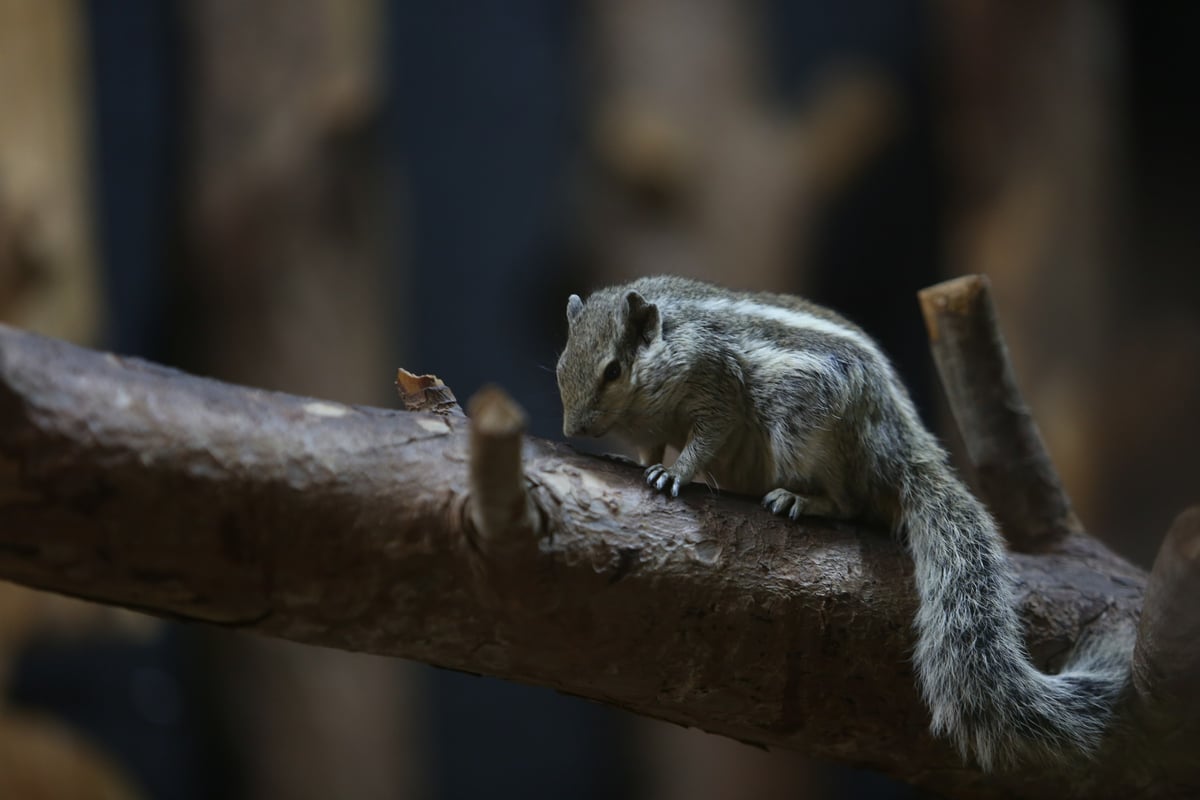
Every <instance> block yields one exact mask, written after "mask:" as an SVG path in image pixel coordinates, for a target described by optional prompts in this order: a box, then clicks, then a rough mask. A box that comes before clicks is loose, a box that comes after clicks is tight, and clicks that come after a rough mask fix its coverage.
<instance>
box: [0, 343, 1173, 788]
mask: <svg viewBox="0 0 1200 800" xmlns="http://www.w3.org/2000/svg"><path fill="white" fill-rule="evenodd" d="M468 425H469V423H468V421H467V420H465V419H462V418H460V417H457V416H439V415H435V414H424V413H408V412H398V411H385V410H381V409H374V408H366V407H357V406H342V405H339V404H334V403H329V402H326V401H316V400H311V399H306V398H301V397H294V396H288V395H282V394H274V393H267V392H261V391H254V390H248V389H242V388H238V387H233V386H229V385H225V384H221V383H218V382H215V381H210V380H204V379H200V378H195V377H191V376H188V375H184V374H182V373H178V372H175V371H172V370H168V369H164V368H161V367H157V366H154V365H150V364H146V363H143V362H139V361H133V360H125V359H119V358H116V357H113V356H108V355H103V354H99V353H94V352H90V351H87V350H83V349H79V348H75V347H73V346H70V345H67V344H65V343H62V342H58V341H55V340H50V339H45V338H41V337H37V336H34V335H30V334H26V333H21V332H17V331H14V330H9V329H3V330H2V331H0V453H2V454H3V465H4V469H3V475H4V491H3V499H4V502H3V506H2V509H0V575H3V576H4V577H6V578H9V579H12V580H16V581H20V582H23V583H27V584H29V585H33V586H37V587H42V588H47V589H52V590H56V591H61V592H66V593H70V594H74V595H78V596H83V597H87V598H91V599H95V600H99V601H102V602H109V603H118V604H123V605H130V606H134V607H138V608H143V609H148V610H152V611H155V612H156V613H161V614H166V615H170V616H174V617H178V618H182V619H190V620H196V621H204V622H209V623H213V624H216V625H224V626H229V627H235V628H238V629H241V630H248V631H253V632H256V633H262V634H267V635H271V636H279V637H284V638H288V639H292V640H295V641H300V642H307V643H311V644H319V645H324V646H329V647H337V648H343V649H350V650H360V651H366V652H372V653H378V654H385V655H393V656H402V657H405V658H411V659H417V660H421V661H425V662H428V663H432V664H437V665H443V666H448V667H454V668H457V669H463V670H468V671H472V672H480V673H486V674H491V675H497V676H500V677H504V678H508V679H511V680H517V681H522V682H528V683H536V684H543V685H547V686H551V687H554V688H556V689H559V690H561V691H565V692H569V693H573V694H579V695H583V696H586V697H590V698H594V699H596V700H599V701H602V702H606V703H611V704H614V705H618V706H620V707H623V708H626V709H629V710H632V711H635V712H638V713H642V714H646V715H649V716H654V717H658V718H662V719H667V720H671V721H674V722H678V723H682V724H686V725H694V726H697V727H701V728H703V729H706V730H710V731H714V732H718V733H721V734H724V735H726V736H731V737H734V738H738V739H742V740H745V741H753V742H757V743H762V744H767V745H772V746H780V747H785V748H790V749H796V750H800V751H803V752H807V753H811V754H814V755H818V756H822V757H825V758H831V759H836V760H840V761H845V762H850V763H855V764H859V765H864V766H869V767H872V768H875V769H880V770H883V771H886V772H889V773H891V774H893V775H896V776H898V777H900V778H902V779H905V780H908V781H911V782H914V783H917V784H920V785H923V786H927V787H931V788H935V789H940V790H943V791H945V792H947V793H948V794H954V795H956V796H981V797H987V796H997V797H999V796H1010V794H1009V793H1010V792H1011V791H1014V790H1018V791H1020V792H1021V793H1022V794H1024V795H1026V796H1046V797H1050V796H1055V797H1096V796H1106V793H1109V794H1113V795H1115V794H1121V795H1122V796H1128V795H1129V794H1131V788H1132V787H1134V786H1135V783H1134V782H1135V781H1136V785H1137V786H1146V785H1152V786H1155V787H1156V788H1160V789H1161V788H1162V786H1163V785H1162V784H1161V783H1155V781H1158V780H1161V778H1162V775H1161V771H1160V770H1158V767H1157V762H1156V761H1155V757H1154V755H1153V754H1154V752H1155V751H1154V750H1153V748H1152V747H1150V746H1149V745H1146V746H1144V747H1145V749H1143V746H1139V747H1138V748H1136V749H1135V747H1134V745H1133V744H1131V742H1136V741H1138V739H1137V736H1136V735H1134V736H1130V737H1126V736H1125V735H1124V734H1122V735H1121V736H1120V737H1119V738H1117V739H1115V740H1114V741H1113V742H1112V743H1111V745H1110V746H1111V747H1112V749H1111V751H1110V752H1107V753H1106V754H1105V755H1104V757H1103V759H1102V760H1101V761H1099V762H1097V764H1094V765H1090V766H1087V767H1084V768H1079V769H1065V768H1061V767H1060V768H1053V769H1040V768H1030V769H1026V770H1022V771H1020V772H1019V773H1015V774H1012V775H1007V776H1003V777H998V778H997V777H991V778H985V777H983V776H981V775H979V774H978V773H977V772H975V771H974V770H973V769H971V768H970V767H965V766H963V765H961V764H960V762H959V760H958V758H957V756H956V755H954V754H953V753H952V752H951V751H950V749H949V748H948V747H947V746H946V745H945V744H944V743H942V742H939V741H935V740H933V739H931V738H930V736H929V735H928V734H927V732H926V726H927V723H928V716H927V713H926V711H925V709H924V708H923V707H922V706H921V703H920V701H919V699H918V697H917V693H916V691H915V688H914V682H913V677H912V674H911V671H910V665H909V661H908V654H909V652H910V649H911V646H912V636H911V632H910V623H911V620H912V615H913V604H914V594H913V591H912V586H911V575H910V564H909V560H908V559H907V557H906V556H905V555H904V554H903V552H902V551H901V550H900V548H899V547H898V546H897V545H895V544H894V543H893V542H892V541H890V540H889V539H888V538H887V537H886V536H885V535H883V534H881V533H879V532H874V531H860V530H854V529H851V528H846V527H826V526H825V525H823V524H818V523H809V524H805V525H795V524H791V523H788V522H786V521H782V520H778V519H775V518H773V517H771V515H769V514H767V513H766V512H764V511H761V510H760V509H758V508H756V507H755V506H754V505H752V504H751V503H749V502H747V501H746V500H743V499H739V498H735V497H718V496H714V495H712V494H710V493H708V492H706V491H704V490H703V489H698V488H692V489H690V490H689V491H687V492H685V495H684V496H683V497H681V498H679V499H678V500H674V501H672V500H669V499H666V498H663V497H661V496H658V495H655V494H653V493H651V492H648V491H646V490H645V488H644V487H643V486H642V484H641V476H640V472H638V471H636V470H633V469H631V468H629V467H626V466H622V465H618V464H613V463H609V462H606V461H603V460H599V459H595V458H591V457H585V456H580V455H576V454H574V453H573V452H572V451H570V450H569V449H568V448H566V447H563V446H559V445H554V444H550V443H547V442H542V441H537V440H529V441H527V442H526V445H525V448H524V470H525V475H526V478H527V480H528V486H529V487H530V497H531V498H532V500H533V502H534V504H535V506H536V509H537V511H538V513H539V514H540V515H542V518H543V524H544V526H545V527H544V530H545V535H544V536H543V537H542V538H541V539H540V540H539V542H538V547H537V549H536V550H532V549H531V550H530V551H528V554H527V557H526V558H527V560H526V562H525V564H524V566H523V569H524V573H523V574H524V575H525V576H526V578H527V579H526V580H525V581H520V582H519V581H514V580H511V577H512V576H513V575H514V574H517V572H518V571H519V570H520V569H522V566H521V565H520V564H514V563H512V562H511V561H510V562H509V563H507V564H505V565H504V570H503V572H504V575H505V579H504V580H502V581H499V582H497V584H496V585H492V584H490V583H489V578H490V576H491V575H492V574H493V572H494V570H493V569H492V565H491V564H489V563H488V562H487V561H486V560H483V561H481V559H484V556H482V555H481V554H480V553H479V551H477V550H476V549H475V548H473V547H472V546H470V544H469V542H468V540H467V538H466V536H465V535H464V530H463V528H464V526H463V520H464V518H465V514H467V513H469V501H468V491H467V487H468V468H467V465H468V461H469V452H468V450H469V445H468V441H469V436H468ZM1014 562H1015V566H1016V569H1017V572H1018V575H1019V578H1020V592H1019V593H1020V604H1021V609H1022V613H1023V615H1024V618H1025V621H1026V623H1027V625H1028V639H1029V643H1030V647H1031V650H1032V652H1033V653H1034V657H1035V660H1037V661H1038V662H1039V663H1041V664H1043V665H1047V664H1052V663H1054V662H1055V661H1056V660H1057V659H1060V658H1061V657H1062V656H1063V654H1064V653H1065V651H1066V650H1067V649H1068V648H1069V646H1070V644H1071V642H1073V641H1074V640H1075V639H1076V638H1077V637H1078V635H1079V633H1080V631H1081V630H1082V629H1084V628H1089V629H1090V630H1091V632H1092V633H1098V632H1100V631H1102V630H1103V629H1104V628H1106V627H1108V626H1112V625H1117V624H1129V623H1130V622H1131V621H1132V619H1133V617H1134V616H1135V615H1136V614H1137V613H1138V610H1139V607H1140V604H1141V596H1142V591H1143V584H1144V575H1143V574H1142V573H1141V572H1140V571H1138V570H1137V569H1135V568H1133V567H1131V566H1129V565H1128V564H1126V563H1125V562H1123V561H1121V560H1120V559H1118V558H1116V557H1115V556H1113V555H1112V554H1111V553H1110V552H1108V551H1107V550H1105V549H1104V548H1103V547H1102V546H1101V545H1099V544H1098V543H1097V542H1095V541H1093V540H1091V539H1089V538H1087V537H1084V536H1072V537H1069V538H1068V539H1067V540H1066V541H1065V543H1064V545H1063V546H1062V548H1060V549H1058V550H1056V551H1054V552H1052V553H1047V554H1044V555H1039V556H1021V555H1018V556H1015V557H1014ZM1130 719H1131V721H1130V722H1128V723H1127V724H1126V725H1123V726H1122V730H1125V731H1131V732H1133V733H1134V734H1139V733H1141V731H1139V730H1136V729H1135V728H1134V726H1135V724H1136V723H1135V722H1134V721H1133V720H1134V719H1135V716H1131V717H1130ZM1135 770H1136V774H1134V771H1135ZM1188 777H1190V778H1191V779H1195V777H1196V776H1195V773H1194V768H1193V771H1192V773H1190V775H1189V776H1188ZM1118 790H1120V791H1119V792H1118ZM1160 796H1161V795H1160Z"/></svg>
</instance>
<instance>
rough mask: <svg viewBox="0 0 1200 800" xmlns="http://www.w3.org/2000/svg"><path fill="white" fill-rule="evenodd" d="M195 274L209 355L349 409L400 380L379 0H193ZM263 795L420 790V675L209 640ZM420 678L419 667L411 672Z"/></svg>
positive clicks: (384, 665) (202, 339) (314, 652)
mask: <svg viewBox="0 0 1200 800" xmlns="http://www.w3.org/2000/svg"><path fill="white" fill-rule="evenodd" d="M185 8H186V11H185V12H184V23H185V25H184V33H185V36H186V37H187V38H188V40H189V41H188V44H189V47H188V49H187V52H189V53H191V54H193V56H194V59H195V62H194V64H193V65H192V69H191V72H190V74H191V75H192V76H194V80H195V83H194V85H193V86H192V87H190V88H191V91H190V92H189V93H188V95H187V96H189V97H190V98H191V99H192V106H191V108H190V116H191V119H192V122H191V125H190V130H191V135H192V138H191V144H192V149H191V151H190V152H189V153H187V154H186V157H185V159H186V160H185V165H184V176H185V185H186V186H187V190H186V192H187V193H186V197H185V201H186V206H185V209H184V215H185V216H184V220H183V229H184V238H185V241H184V247H185V253H186V261H187V271H186V275H185V285H186V286H187V288H188V289H189V291H190V293H191V294H192V296H193V298H194V306H193V308H192V309H191V311H192V314H193V315H194V319H193V322H194V323H195V326H194V328H193V329H192V331H191V332H189V333H190V335H192V336H194V337H195V340H194V342H193V345H194V347H195V348H196V350H197V355H198V358H199V360H200V363H201V365H202V366H203V367H204V368H205V369H206V371H208V372H210V373H211V374H215V375H219V376H221V377H224V378H226V379H229V380H236V381H241V382H244V383H248V384H253V385H257V386H263V387H267V388H274V389H283V390H287V391H291V392H296V393H300V394H309V395H316V396H320V397H327V398H331V399H336V400H340V401H343V402H349V403H386V402H389V401H390V399H391V393H392V391H394V390H393V388H392V386H391V384H390V382H389V380H388V369H387V365H388V364H390V363H391V359H390V358H389V351H388V347H387V343H388V341H389V333H390V330H389V327H388V324H387V322H386V318H385V313H389V312H390V313H395V309H396V306H397V305H398V304H399V303H400V299H399V298H391V297H387V296H386V293H385V292H384V291H383V288H382V287H383V286H384V285H385V283H384V276H383V274H382V267H383V259H384V257H385V253H384V244H385V243H384V241H383V233H382V232H383V231H385V230H387V229H388V228H387V227H385V222H386V221H385V220H384V219H383V217H382V216H381V204H380V202H379V199H380V194H379V191H378V190H379V188H380V186H379V184H378V181H377V178H378V175H379V174H380V171H379V166H378V163H377V162H376V161H374V160H373V158H372V157H373V155H374V154H375V150H374V147H375V145H376V144H377V142H376V140H375V137H377V136H378V134H379V130H378V121H379V119H380V115H379V107H380V104H381V97H380V92H381V85H380V84H381V81H380V76H379V74H378V67H379V62H380V60H381V53H380V46H381V45H382V38H381V37H380V35H379V31H380V29H381V27H382V19H381V17H382V15H383V5H382V4H381V3H378V2H374V0H366V1H365V2H353V3H344V2H341V0H298V1H297V0H267V2H260V3H253V4H246V3H241V2H237V0H195V2H191V3H189V4H188V5H187V6H186V7H185ZM212 644H213V646H214V647H215V648H216V649H217V651H218V653H217V659H218V663H220V664H221V665H222V666H223V667H224V668H225V669H224V670H223V672H224V674H225V675H226V676H228V684H229V685H228V687H227V691H228V692H229V693H230V698H231V699H232V700H233V701H234V702H231V703H230V704H229V706H228V707H230V708H233V709H236V711H235V712H234V715H235V716H234V719H232V720H231V721H232V723H233V725H234V727H235V729H236V730H237V731H238V732H239V734H240V736H241V741H240V742H239V746H241V747H244V748H246V749H247V750H248V751H249V752H248V753H247V754H246V758H247V763H248V774H249V783H250V786H249V787H248V790H249V791H250V793H251V796H255V797H277V798H285V799H287V800H303V799H304V798H314V800H315V799H316V798H327V797H356V798H364V799H368V798H392V797H400V796H409V795H412V794H414V793H419V792H417V789H416V785H417V783H418V782H419V776H418V774H417V773H418V772H419V770H418V769H417V765H419V764H420V763H421V762H422V760H423V759H422V758H421V757H420V756H419V755H417V753H416V750H417V748H416V738H415V736H413V735H412V731H413V730H414V726H415V725H417V724H419V723H418V722H417V721H416V720H415V719H414V717H415V716H416V715H414V714H412V713H410V711H411V701H412V699H413V697H414V696H415V693H414V692H413V691H412V687H411V686H410V684H411V681H408V680H406V668H405V667H404V666H403V665H397V664H395V663H391V662H388V661H385V660H383V659H377V658H373V657H370V656H363V655H355V654H348V653H337V652H333V651H328V650H319V649H313V648H300V647H297V646H295V645H291V644H288V643H283V642H268V641H263V640H259V639H250V638H244V637H238V638H233V637H219V638H218V637H213V642H212ZM407 674H411V672H409V673H407Z"/></svg>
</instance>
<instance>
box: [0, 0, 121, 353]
mask: <svg viewBox="0 0 1200 800" xmlns="http://www.w3.org/2000/svg"><path fill="white" fill-rule="evenodd" d="M86 56H87V52H86V41H85V38H84V36H83V10H82V6H81V5H80V4H79V3H77V2H73V0H46V1H45V2H36V3H30V2H26V0H0V319H3V320H5V321H7V322H9V323H11V324H14V325H20V326H21V327H23V328H27V329H30V330H35V331H38V332H39V333H45V334H49V335H52V336H58V337H61V338H64V339H68V340H70V341H74V342H79V343H81V344H83V343H90V342H94V341H95V338H96V335H97V333H98V331H99V325H100V297H99V282H98V280H97V274H96V272H97V267H96V256H95V248H94V246H93V231H92V208H91V205H92V204H91V175H90V163H89V159H88V146H89V142H88V122H89V118H90V115H89V113H88V106H89V100H90V92H89V89H88V83H87V79H88V75H87V72H86V62H87V57H86Z"/></svg>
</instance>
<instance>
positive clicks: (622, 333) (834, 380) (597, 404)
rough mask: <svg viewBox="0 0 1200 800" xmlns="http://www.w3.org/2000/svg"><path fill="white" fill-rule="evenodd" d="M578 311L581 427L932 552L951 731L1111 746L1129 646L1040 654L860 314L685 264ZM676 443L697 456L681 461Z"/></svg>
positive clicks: (979, 518) (648, 455)
mask: <svg viewBox="0 0 1200 800" xmlns="http://www.w3.org/2000/svg"><path fill="white" fill-rule="evenodd" d="M568 316H569V318H570V321H571V325H570V335H569V337H568V340H567V346H566V349H565V350H564V352H563V354H562V357H561V358H560V359H559V362H558V383H559V390H560V392H561V394H562V400H563V432H564V433H565V434H566V435H568V436H577V435H593V436H601V435H604V434H606V433H609V432H613V433H617V434H619V435H621V436H623V437H625V438H626V439H628V440H629V441H630V442H631V443H632V444H634V445H635V446H636V447H637V449H638V453H639V456H640V458H641V460H642V463H643V464H644V465H646V466H647V470H646V479H647V482H648V483H649V484H650V485H651V486H652V487H653V488H655V489H657V490H660V491H666V492H669V493H670V494H672V495H676V494H678V492H679V489H680V487H681V486H684V485H686V484H687V483H689V482H690V481H691V480H692V479H693V478H694V477H696V476H698V475H701V474H706V475H707V477H708V478H709V480H710V481H711V482H713V483H714V484H715V485H717V486H718V487H720V488H724V489H730V490H733V491H737V492H742V493H750V494H757V495H760V496H763V504H764V505H766V506H767V507H768V508H769V509H770V510H771V511H772V512H774V513H777V514H783V515H786V516H790V517H792V518H793V519H794V518H796V517H797V516H799V515H800V514H815V515H820V516H831V517H839V518H853V519H857V520H860V521H864V522H868V523H874V524H881V525H887V526H888V527H889V528H890V529H891V530H893V531H894V532H896V533H897V534H899V535H901V536H902V538H903V540H904V541H905V542H906V543H907V546H908V549H909V552H910V553H911V554H912V557H913V561H914V564H915V578H916V585H917V591H918V594H919V597H920V606H919V610H918V613H917V617H916V621H915V627H916V630H917V646H916V651H915V653H914V662H915V665H916V672H917V677H918V680H919V682H920V685H921V692H922V695H923V696H924V698H925V702H926V703H927V705H928V706H929V708H930V711H931V713H932V717H933V721H932V730H933V731H934V733H936V734H939V735H945V736H948V737H949V738H950V739H951V740H952V741H953V742H954V744H955V745H956V746H957V748H958V749H959V751H960V752H961V753H962V754H963V757H964V758H966V757H968V756H969V755H972V754H973V755H974V757H975V759H976V760H977V761H978V762H979V763H980V764H981V765H982V766H983V767H984V768H985V769H990V768H992V767H993V766H995V765H999V764H1010V763H1013V762H1015V761H1017V760H1019V759H1022V758H1031V757H1040V758H1059V759H1061V758H1065V757H1067V756H1069V755H1070V754H1072V753H1084V754H1087V753H1090V752H1092V751H1094V749H1095V748H1096V746H1097V744H1098V742H1099V740H1100V738H1101V736H1102V735H1103V733H1104V730H1105V727H1106V724H1107V720H1108V716H1109V713H1110V709H1111V708H1112V706H1113V703H1114V702H1115V699H1116V697H1117V696H1118V695H1119V693H1120V692H1121V691H1122V689H1123V687H1124V686H1125V685H1126V683H1127V682H1128V669H1129V667H1128V661H1129V659H1128V656H1129V652H1128V648H1124V649H1119V647H1118V646H1116V645H1114V646H1113V647H1114V649H1113V650H1112V651H1111V652H1108V651H1106V652H1102V653H1079V654H1077V655H1076V657H1075V658H1074V659H1073V663H1072V664H1071V665H1070V666H1069V667H1068V669H1067V670H1066V671H1064V672H1063V673H1061V674H1058V675H1045V674H1043V673H1041V672H1039V671H1038V670H1037V669H1035V668H1034V667H1033V666H1032V665H1031V664H1030V662H1029V658H1028V655H1027V653H1026V651H1025V646H1024V642H1023V638H1022V635H1021V625H1020V621H1019V619H1018V617H1017V614H1016V612H1015V611H1014V608H1013V590H1012V578H1011V575H1010V572H1009V567H1008V563H1007V559H1006V556H1005V553H1004V545H1003V542H1002V541H1001V538H1000V536H999V534H998V532H997V530H996V526H995V523H994V522H993V520H992V518H991V516H990V515H989V514H988V512H987V510H986V509H985V508H984V507H983V505H982V504H981V503H980V502H979V501H978V500H977V499H976V498H975V497H974V496H973V495H972V494H971V493H970V492H969V491H968V490H967V489H966V487H965V486H964V485H963V484H962V483H961V482H960V481H959V480H958V479H957V478H956V477H955V475H954V474H953V471H952V470H951V469H950V467H949V465H948V463H947V459H946V456H945V453H944V452H943V451H942V449H941V447H940V446H939V445H938V443H937V441H936V440H935V439H934V437H933V435H932V434H930V433H929V432H928V431H927V430H926V429H925V427H924V426H923V425H922V423H921V421H920V419H919V417H918V416H917V413H916V410H915V408H914V407H913V404H912V401H911V400H910V398H909V396H908V393H907V391H906V390H905V389H904V386H903V385H902V383H901V382H900V380H899V378H898V376H897V375H896V373H895V370H894V369H893V367H892V365H891V363H890V362H889V361H888V359H887V358H886V356H884V354H883V353H882V351H881V350H880V349H879V348H878V346H877V345H876V344H875V343H874V342H873V341H871V340H870V339H869V337H867V336H866V334H864V333H863V332H862V331H861V330H860V329H859V328H857V327H856V326H854V325H853V324H852V323H850V322H848V321H846V320H845V319H843V318H841V317H840V316H838V315H837V314H835V313H834V312H832V311H830V310H828V309H825V308H822V307H820V306H817V305H814V304H812V303H809V302H807V301H805V300H802V299H800V298H796V297H790V296H786V295H773V294H765V293H755V294H752V293H738V292H731V291H728V290H725V289H721V288H719V287H716V286H711V285H708V284H703V283H698V282H695V281H690V280H686V279H682V278H673V277H656V278H643V279H640V280H637V281H634V282H633V283H631V284H628V285H626V286H618V287H613V288H609V289H604V290H601V291H598V292H596V293H595V294H593V295H592V296H591V297H589V298H588V300H587V301H586V302H584V303H582V304H581V305H580V304H579V303H578V298H576V297H574V296H572V298H571V300H570V302H569V303H568ZM614 361H615V362H616V363H617V365H618V367H619V375H618V376H617V377H616V378H615V379H612V380H608V379H606V377H605V372H606V370H608V371H609V372H610V373H611V372H612V371H614V368H613V367H612V366H611V364H612V362H614ZM667 445H670V446H672V447H674V448H675V449H677V450H678V451H679V453H680V455H679V458H678V459H677V460H676V461H675V463H674V464H672V465H671V466H670V467H667V466H664V465H663V464H662V463H659V462H661V460H662V458H663V453H664V450H665V447H666V446H667ZM1118 649H1119V652H1118Z"/></svg>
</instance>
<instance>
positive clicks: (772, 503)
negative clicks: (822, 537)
mask: <svg viewBox="0 0 1200 800" xmlns="http://www.w3.org/2000/svg"><path fill="white" fill-rule="evenodd" d="M762 504H763V507H764V508H766V509H767V510H769V511H770V512H771V513H772V514H775V515H777V516H780V517H787V518H788V519H793V520H795V519H798V518H800V517H802V516H803V517H826V518H829V519H848V518H849V515H847V514H846V513H844V512H843V511H842V510H841V509H840V508H838V505H837V503H835V502H834V501H833V499H832V498H830V497H828V496H826V495H822V494H798V493H796V492H793V491H790V490H788V489H772V490H771V491H769V492H767V493H766V495H764V496H763V499H762Z"/></svg>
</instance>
